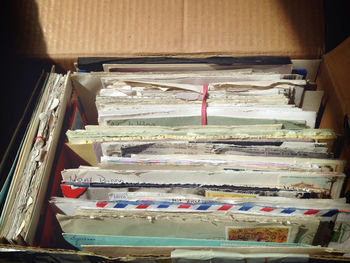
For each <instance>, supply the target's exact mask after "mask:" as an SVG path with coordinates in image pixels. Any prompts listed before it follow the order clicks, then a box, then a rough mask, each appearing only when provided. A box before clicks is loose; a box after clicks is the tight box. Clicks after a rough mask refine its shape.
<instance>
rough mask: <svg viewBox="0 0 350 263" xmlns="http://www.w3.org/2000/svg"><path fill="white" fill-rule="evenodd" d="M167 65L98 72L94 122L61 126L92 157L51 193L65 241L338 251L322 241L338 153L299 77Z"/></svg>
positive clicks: (171, 249)
mask: <svg viewBox="0 0 350 263" xmlns="http://www.w3.org/2000/svg"><path fill="white" fill-rule="evenodd" d="M169 71H170V72H151V71H150V72H136V73H135V72H133V73H118V74H115V73H114V74H102V75H100V76H99V77H98V78H99V79H100V81H101V84H100V89H99V91H98V93H97V95H96V108H97V112H98V125H87V126H86V127H85V129H83V130H69V131H67V133H66V136H67V139H68V142H69V145H70V147H72V148H74V147H75V146H79V145H80V146H81V145H88V146H89V147H90V148H91V149H93V150H92V151H93V154H94V158H95V159H96V160H95V161H96V163H97V164H98V165H97V166H95V167H92V166H79V167H78V168H67V169H64V170H63V171H61V175H62V182H61V190H62V196H60V197H53V198H51V200H50V203H51V205H52V207H53V209H55V212H56V213H57V220H58V222H59V224H60V226H61V228H62V231H63V237H64V238H65V240H66V241H67V242H69V243H70V244H72V245H73V246H75V247H76V248H77V249H80V250H86V251H92V252H97V253H102V254H104V255H108V256H113V257H125V256H127V255H129V256H130V255H137V256H141V257H144V256H150V255H152V256H161V255H162V256H164V255H170V254H171V255H172V254H173V253H175V254H176V255H177V253H180V254H181V255H183V254H182V253H184V254H186V253H191V251H194V250H199V249H200V250H210V251H212V253H216V254H217V255H219V254H220V253H221V254H225V253H227V252H230V253H234V252H235V253H236V252H242V251H245V252H246V253H250V254H251V253H252V251H254V253H257V252H259V251H262V252H266V251H267V253H272V254H274V253H275V254H276V253H289V254H288V255H293V256H295V257H298V256H300V255H305V254H306V255H307V257H308V256H309V255H314V254H327V253H330V254H332V253H340V254H344V253H346V252H345V251H343V250H336V249H330V248H328V247H327V246H328V245H329V243H330V238H329V237H330V236H332V232H333V230H334V228H333V227H334V225H340V224H341V222H340V221H339V220H338V218H342V219H341V220H343V221H344V218H346V215H347V213H348V211H350V206H349V205H347V204H346V203H345V200H344V199H340V197H341V190H342V187H343V183H344V178H345V175H344V174H343V172H344V166H345V163H344V161H342V160H339V159H334V158H333V157H334V156H333V153H332V146H333V143H334V140H335V139H336V134H335V133H334V131H333V130H330V129H317V127H315V126H316V117H317V114H318V112H317V110H314V111H313V110H304V109H303V98H304V94H305V91H306V90H308V89H309V87H308V82H307V81H305V80H303V79H302V77H301V76H299V75H295V74H285V73H284V74H280V73H275V72H272V73H271V72H270V73H267V72H265V71H264V72H257V71H254V70H249V69H243V70H239V69H235V70H212V71H206V70H201V71H196V72H191V71H188V72H187V71H186V72H183V71H181V72H171V70H169ZM289 73H290V72H289ZM96 76H97V75H96ZM308 91H309V92H310V93H309V95H310V94H312V92H313V91H312V90H311V91H310V90H308ZM317 94H318V93H317ZM318 95H319V94H318ZM318 95H317V96H318ZM318 103H319V102H316V104H318ZM309 108H314V107H309ZM76 148H79V147H76ZM82 149H83V148H82ZM337 220H338V221H337ZM343 221H342V222H343ZM238 248H239V249H240V250H237V249H238ZM179 249H180V250H179ZM181 249H184V250H183V251H182V250H181ZM225 249H226V250H225ZM259 249H260V250H259ZM175 254H174V258H176V255H175ZM221 254H220V255H221ZM272 254H271V255H269V256H266V257H272V258H273V257H274V256H273V255H272ZM197 255H198V254H197ZM172 256H173V255H172ZM221 256H222V255H221ZM275 256H276V255H275ZM293 256H291V258H293ZM179 257H180V258H181V256H179ZM276 257H277V256H276ZM277 258H278V257H277Z"/></svg>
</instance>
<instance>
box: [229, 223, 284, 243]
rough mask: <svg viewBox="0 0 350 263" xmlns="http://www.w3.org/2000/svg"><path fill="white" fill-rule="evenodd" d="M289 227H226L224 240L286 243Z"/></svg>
mask: <svg viewBox="0 0 350 263" xmlns="http://www.w3.org/2000/svg"><path fill="white" fill-rule="evenodd" d="M289 230H290V228H289V227H284V226H273V227H269V226H266V227H264V226H263V227H235V226H228V227H226V239H227V240H236V241H260V242H276V243H287V242H288V236H289Z"/></svg>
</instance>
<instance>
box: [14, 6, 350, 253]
mask: <svg viewBox="0 0 350 263" xmlns="http://www.w3.org/2000/svg"><path fill="white" fill-rule="evenodd" d="M18 16H19V17H21V20H20V21H19V23H18V27H19V28H21V31H22V32H23V34H21V35H18V36H16V37H17V41H16V43H17V44H18V46H16V53H17V55H18V56H22V57H25V58H30V59H39V60H44V61H46V62H47V61H52V62H53V63H54V64H56V65H58V66H59V67H60V69H61V70H62V71H66V70H75V68H74V62H76V61H77V58H78V57H137V56H174V57H209V56H248V55H249V56H256V55H279V56H290V57H291V58H292V59H320V58H322V62H321V66H320V69H319V72H318V74H317V84H318V88H319V89H322V90H325V92H326V100H325V101H324V105H323V106H324V115H323V118H322V121H321V128H335V129H336V131H337V132H338V133H339V134H342V135H344V136H346V134H345V133H346V130H345V129H346V126H345V125H344V119H345V117H346V116H347V115H348V114H349V111H350V106H349V102H350V98H349V96H350V93H349V91H347V76H349V74H350V72H349V68H350V67H349V66H350V39H347V40H346V41H345V42H344V43H342V44H341V45H340V46H339V47H338V48H336V49H335V50H333V51H331V52H330V53H328V54H326V55H324V52H325V46H324V33H323V23H324V21H323V7H322V2H320V1H317V0H312V1H301V0H297V1H292V0H288V1H280V0H266V1H259V0H250V1H244V0H236V1H230V0H220V1H211V0H187V1H186V0H144V1H138V0H118V1H113V0H102V1H98V0H78V1H69V0H61V1H45V0H37V1H25V2H23V3H22V4H21V6H20V7H18ZM73 86H74V85H73ZM62 132H64V131H62ZM61 143H62V142H61ZM58 149H61V147H58ZM67 151H69V149H67V148H64V149H63V151H62V152H61V154H60V155H59V158H63V159H64V160H61V164H62V163H63V164H64V165H69V166H72V165H73V166H74V164H72V163H69V162H70V160H68V159H69V158H67V156H69V155H71V154H72V153H69V152H67ZM349 152H350V151H349V146H348V145H344V147H343V151H342V155H341V157H342V158H346V159H347V160H349V161H350V154H349ZM50 154H52V155H54V154H59V153H58V152H53V153H50ZM58 169H60V168H59V167H57V169H56V170H58ZM51 174H52V175H53V174H54V171H52V172H51ZM56 174H57V171H56ZM56 178H57V176H56ZM57 186H58V185H57V182H56V184H55V183H54V184H53V186H52V188H49V189H48V190H47V191H48V195H54V194H55V193H56V192H57V189H55V187H57ZM349 188H350V184H348V187H347V189H349ZM43 211H45V210H43ZM48 213H50V212H48ZM50 216H51V217H52V215H50V214H45V215H44V219H45V217H46V219H45V220H41V221H40V222H39V228H40V227H42V225H41V224H43V222H44V221H46V220H47V217H48V218H49V219H48V221H46V224H50ZM37 234H38V235H39V237H37V240H39V243H36V245H40V246H41V247H54V246H55V245H56V243H54V242H52V240H50V233H49V232H47V231H46V232H44V233H42V232H41V231H38V233H37Z"/></svg>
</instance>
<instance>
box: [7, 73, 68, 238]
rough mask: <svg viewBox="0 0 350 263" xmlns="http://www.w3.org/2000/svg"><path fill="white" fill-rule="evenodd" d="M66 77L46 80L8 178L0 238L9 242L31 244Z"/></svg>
mask: <svg viewBox="0 0 350 263" xmlns="http://www.w3.org/2000/svg"><path fill="white" fill-rule="evenodd" d="M68 76H69V75H61V74H56V73H53V72H51V73H50V74H48V76H47V78H46V82H45V83H44V86H43V89H42V90H41V94H40V96H39V99H38V102H37V104H36V107H35V110H34V112H33V115H32V118H31V121H30V123H29V125H28V127H27V130H26V134H25V137H24V139H23V141H22V144H21V147H20V149H19V151H18V154H17V161H16V162H15V163H14V165H13V167H12V170H11V172H10V174H9V175H8V176H9V177H12V182H11V186H10V188H9V190H8V195H7V198H6V202H5V205H4V208H3V211H2V214H1V230H0V237H1V239H2V240H5V241H6V242H9V243H15V244H31V243H32V242H33V239H34V236H35V234H36V232H35V230H36V226H37V224H38V221H39V217H40V213H41V207H42V204H43V202H44V199H45V195H46V188H47V185H48V181H49V179H50V174H51V168H52V165H53V160H54V157H55V154H54V153H55V150H56V147H57V143H58V138H59V134H60V133H61V126H62V123H63V118H64V114H65V108H66V103H67V97H68V96H67V95H68V94H69V92H70V90H69V89H67V79H68Z"/></svg>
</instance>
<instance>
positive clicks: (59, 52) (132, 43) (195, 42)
mask: <svg viewBox="0 0 350 263" xmlns="http://www.w3.org/2000/svg"><path fill="white" fill-rule="evenodd" d="M21 9H22V12H21V16H22V20H23V22H22V23H23V25H25V28H24V29H25V30H23V32H24V35H25V36H24V38H25V40H26V41H25V42H23V41H22V42H23V43H22V42H21V41H19V42H18V43H19V47H18V52H19V53H20V54H21V55H23V56H26V57H34V58H52V59H53V60H54V61H55V62H58V63H59V64H61V65H63V66H64V67H65V68H66V69H67V68H71V67H72V64H71V62H72V61H75V60H76V58H77V57H79V56H80V57H82V56H132V55H135V56H136V55H146V54H147V55H187V56H189V55H197V56H199V55H202V56H209V55H232V56H243V55H287V56H291V57H292V58H319V57H320V56H321V55H322V54H323V52H324V38H323V10H322V2H321V1H318V0H310V1H302V0H264V1H260V0H215V1H214V0H143V1H140V0H75V1H70V0H60V1H46V0H36V1H35V2H34V1H25V2H24V3H23V5H22V6H21ZM21 43H22V44H21Z"/></svg>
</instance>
